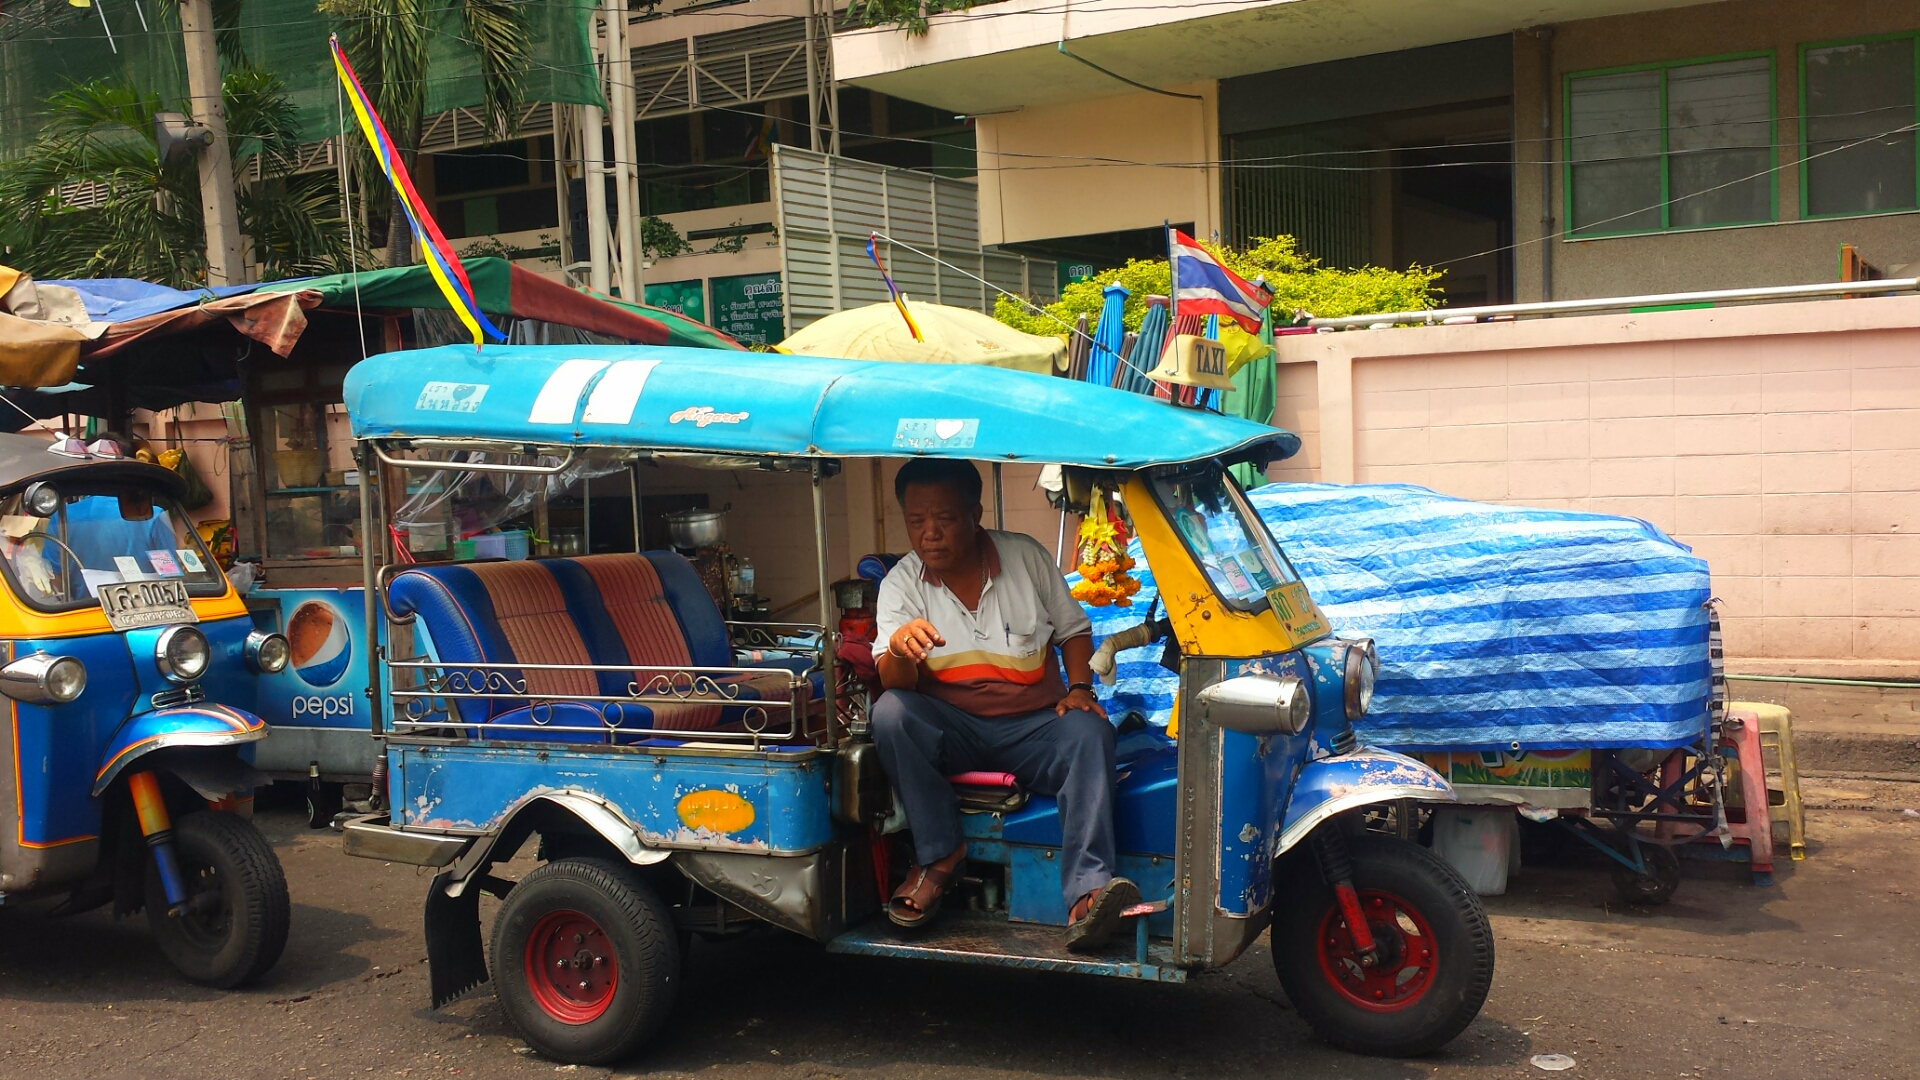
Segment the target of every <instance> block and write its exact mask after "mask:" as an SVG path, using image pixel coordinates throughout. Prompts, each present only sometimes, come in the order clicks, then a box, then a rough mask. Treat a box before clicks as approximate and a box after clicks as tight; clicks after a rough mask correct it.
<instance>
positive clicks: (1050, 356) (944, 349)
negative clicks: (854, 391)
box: [780, 300, 1067, 375]
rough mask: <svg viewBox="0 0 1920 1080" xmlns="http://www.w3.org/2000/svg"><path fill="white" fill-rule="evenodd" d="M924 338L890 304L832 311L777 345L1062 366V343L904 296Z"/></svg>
mask: <svg viewBox="0 0 1920 1080" xmlns="http://www.w3.org/2000/svg"><path fill="white" fill-rule="evenodd" d="M906 303H907V310H908V311H910V312H912V313H913V319H914V322H916V323H918V324H919V326H920V332H921V336H922V337H924V338H925V339H926V340H924V341H915V340H914V339H913V333H912V332H911V331H910V330H908V329H907V323H906V320H905V319H902V318H901V317H900V311H899V309H897V308H895V307H894V306H893V305H892V304H868V305H867V306H865V307H857V308H852V309H850V310H847V311H840V312H835V313H834V314H832V315H829V316H827V317H826V318H824V319H820V320H819V321H817V322H812V323H809V324H807V326H806V327H805V328H803V329H801V330H800V331H799V332H797V333H795V334H794V335H793V336H792V337H789V338H788V339H787V340H785V341H783V342H781V343H780V347H781V348H782V349H785V350H786V351H787V352H790V353H796V354H799V355H802V356H830V357H839V358H841V359H846V360H898V361H903V362H905V363H909V364H983V365H986V366H989V367H1002V368H1013V369H1014V370H1016V371H1031V372H1034V373H1036V374H1040V375H1045V374H1048V373H1049V372H1051V371H1052V370H1054V368H1055V367H1056V366H1059V367H1061V368H1064V367H1065V366H1066V358H1067V346H1066V342H1065V341H1064V340H1062V339H1060V338H1055V337H1040V336H1037V335H1034V334H1027V333H1022V332H1021V331H1019V330H1015V329H1014V328H1013V327H1011V326H1008V325H1006V324H1005V323H1002V322H999V321H997V320H995V319H993V318H991V317H989V316H987V315H983V314H981V313H980V312H978V311H974V310H973V309H971V308H960V307H950V306H948V305H946V304H923V303H920V302H919V301H917V300H908V301H907V302H906Z"/></svg>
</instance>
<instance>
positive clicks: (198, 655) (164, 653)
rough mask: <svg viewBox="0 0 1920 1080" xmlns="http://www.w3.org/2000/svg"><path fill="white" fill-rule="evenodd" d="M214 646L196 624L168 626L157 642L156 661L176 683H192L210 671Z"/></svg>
mask: <svg viewBox="0 0 1920 1080" xmlns="http://www.w3.org/2000/svg"><path fill="white" fill-rule="evenodd" d="M212 658H213V650H212V649H210V648H208V647H207V635H205V634H203V633H201V632H200V628H199V627H197V626H169V627H167V628H166V629H165V630H162V631H160V638H159V640H158V641H156V642H154V646H153V662H154V664H155V665H156V666H158V667H159V668H160V674H162V675H165V676H166V677H167V678H169V679H172V680H173V681H174V682H177V683H190V682H193V681H194V680H196V679H198V678H199V677H200V676H202V675H205V674H206V673H207V662H208V661H209V660H211V659H212Z"/></svg>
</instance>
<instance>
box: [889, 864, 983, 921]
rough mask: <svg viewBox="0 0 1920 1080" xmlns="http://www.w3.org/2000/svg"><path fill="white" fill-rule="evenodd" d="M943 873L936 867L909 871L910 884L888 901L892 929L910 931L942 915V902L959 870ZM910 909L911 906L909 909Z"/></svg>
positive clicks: (900, 888) (901, 885) (905, 882)
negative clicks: (903, 928) (893, 927)
mask: <svg viewBox="0 0 1920 1080" xmlns="http://www.w3.org/2000/svg"><path fill="white" fill-rule="evenodd" d="M961 865H964V864H955V865H954V866H953V867H952V868H950V869H947V870H942V869H940V868H939V867H937V866H916V867H914V868H913V869H911V870H909V871H907V880H905V881H903V882H901V883H900V887H899V888H898V889H896V890H894V893H893V899H891V900H889V901H887V918H889V919H891V920H892V921H893V925H895V926H899V927H905V928H908V929H911V928H913V927H916V926H919V925H921V924H923V923H925V922H926V921H927V920H928V919H931V918H933V917H934V916H935V915H937V914H939V913H940V902H941V901H942V900H944V899H946V896H947V890H948V889H950V888H952V887H953V879H954V878H955V877H957V876H958V875H959V872H960V866H961ZM908 905H912V906H911V907H909V906H908Z"/></svg>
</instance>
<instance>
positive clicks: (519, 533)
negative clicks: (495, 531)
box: [500, 529, 533, 559]
mask: <svg viewBox="0 0 1920 1080" xmlns="http://www.w3.org/2000/svg"><path fill="white" fill-rule="evenodd" d="M500 537H501V539H502V540H504V541H505V548H506V557H507V558H509V559H524V558H526V557H527V556H528V555H530V554H532V553H533V534H532V533H530V532H528V531H527V530H525V529H508V530H507V531H506V532H503V533H501V534H500Z"/></svg>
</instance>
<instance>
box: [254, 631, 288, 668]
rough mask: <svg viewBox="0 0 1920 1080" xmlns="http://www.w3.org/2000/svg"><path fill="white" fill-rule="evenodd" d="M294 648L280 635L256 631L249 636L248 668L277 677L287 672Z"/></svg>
mask: <svg viewBox="0 0 1920 1080" xmlns="http://www.w3.org/2000/svg"><path fill="white" fill-rule="evenodd" d="M291 655H293V647H292V646H290V645H288V644H287V639H286V638H284V637H281V636H280V635H279V634H269V633H266V632H264V631H260V630H255V631H254V632H253V633H251V634H248V635H247V666H248V667H250V668H252V669H253V670H255V671H257V672H259V673H260V674H262V675H277V674H279V673H280V672H282V671H285V670H287V658H288V657H290V656H291Z"/></svg>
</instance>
